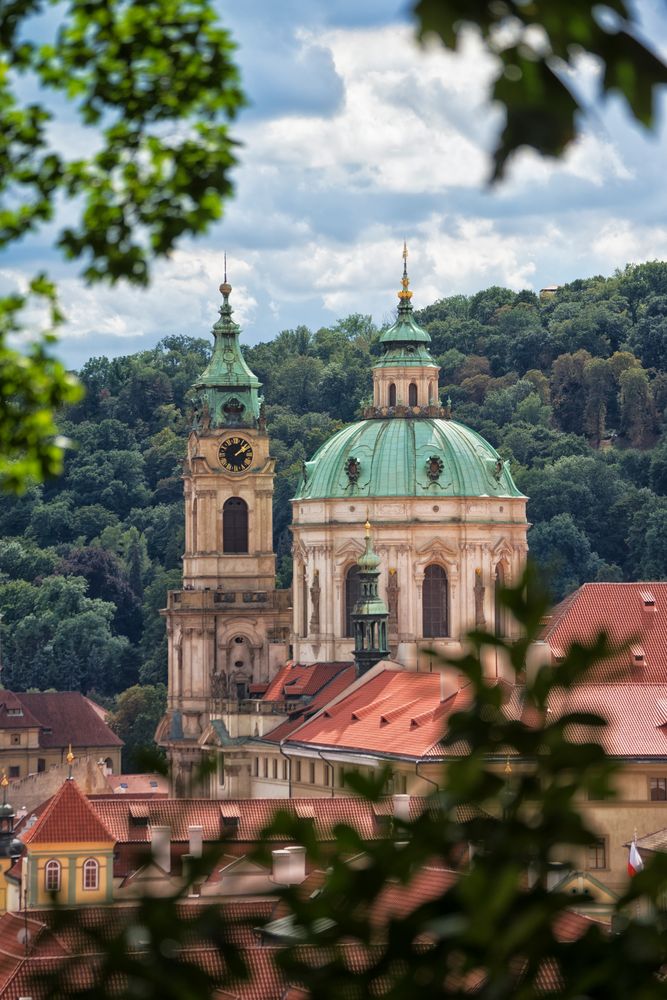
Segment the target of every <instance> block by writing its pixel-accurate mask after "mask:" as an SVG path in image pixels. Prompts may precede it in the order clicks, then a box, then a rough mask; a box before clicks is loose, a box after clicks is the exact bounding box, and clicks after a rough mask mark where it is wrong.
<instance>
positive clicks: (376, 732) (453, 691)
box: [272, 670, 468, 759]
mask: <svg viewBox="0 0 667 1000" xmlns="http://www.w3.org/2000/svg"><path fill="white" fill-rule="evenodd" d="M442 696H443V677H442V675H441V674H440V673H439V672H437V673H433V674H430V673H429V674H426V673H411V672H408V671H402V670H383V671H381V672H380V673H378V674H376V675H375V676H371V677H369V679H368V681H367V682H366V683H365V684H362V685H360V686H359V687H358V688H356V689H355V690H354V691H351V692H350V694H349V695H348V697H343V698H341V699H340V700H339V701H337V702H336V704H335V705H331V706H329V707H325V708H324V710H323V711H322V712H320V713H319V714H318V715H316V716H315V718H313V719H311V720H309V721H307V722H305V723H304V724H303V725H302V726H300V727H299V728H298V729H297V730H296V731H295V732H293V733H292V735H291V737H290V738H289V742H290V743H294V744H296V745H303V744H310V745H314V746H318V747H321V746H326V747H331V748H337V749H341V750H363V751H365V752H371V753H377V754H382V755H383V756H395V757H401V758H412V759H420V758H422V757H425V756H429V755H432V754H435V756H444V751H443V750H442V749H441V748H440V745H439V744H440V739H441V737H442V735H443V733H444V731H445V728H446V722H447V717H448V716H449V715H450V714H451V713H452V712H455V711H458V710H460V709H461V708H463V707H464V706H465V704H466V703H467V700H468V689H467V688H466V687H463V688H461V689H457V687H456V686H454V687H452V686H451V684H450V686H449V687H448V688H447V690H446V691H445V693H444V700H441V697H442ZM272 735H273V734H272Z"/></svg>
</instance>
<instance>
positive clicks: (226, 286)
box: [220, 253, 232, 298]
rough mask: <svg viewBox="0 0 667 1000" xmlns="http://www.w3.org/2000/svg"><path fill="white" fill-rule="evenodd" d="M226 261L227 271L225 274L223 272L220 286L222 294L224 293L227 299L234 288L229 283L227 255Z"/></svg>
mask: <svg viewBox="0 0 667 1000" xmlns="http://www.w3.org/2000/svg"><path fill="white" fill-rule="evenodd" d="M224 260H225V265H224V267H225V269H224V272H223V279H222V284H221V285H220V292H221V293H222V295H223V296H224V297H225V298H227V296H228V295H229V293H230V292H231V290H232V286H231V285H230V284H229V282H228V281H227V254H226V253H225V257H224Z"/></svg>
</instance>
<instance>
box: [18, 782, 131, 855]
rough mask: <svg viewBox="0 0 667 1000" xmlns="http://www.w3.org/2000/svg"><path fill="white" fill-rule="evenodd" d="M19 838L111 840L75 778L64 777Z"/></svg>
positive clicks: (25, 840) (60, 841)
mask: <svg viewBox="0 0 667 1000" xmlns="http://www.w3.org/2000/svg"><path fill="white" fill-rule="evenodd" d="M21 839H22V840H23V843H24V844H32V845H35V844H66V843H72V842H80V843H90V844H97V843H108V844H113V843H115V838H114V837H113V836H112V835H111V834H110V833H109V830H108V829H107V827H106V826H105V825H104V823H103V822H102V820H101V819H100V817H99V816H98V815H97V813H96V812H95V811H94V809H93V807H92V806H91V804H90V802H89V801H88V799H87V798H86V796H85V795H84V794H83V793H82V792H81V791H80V790H79V787H78V785H77V784H76V782H75V781H64V782H63V784H62V785H61V786H60V788H59V789H58V791H57V792H56V794H55V795H54V796H53V798H52V799H50V800H49V803H48V805H47V806H46V808H45V810H44V812H43V813H42V814H41V816H40V817H39V819H38V820H37V822H36V823H35V824H34V825H33V826H31V827H30V828H29V829H28V830H26V832H25V833H24V834H22V836H21Z"/></svg>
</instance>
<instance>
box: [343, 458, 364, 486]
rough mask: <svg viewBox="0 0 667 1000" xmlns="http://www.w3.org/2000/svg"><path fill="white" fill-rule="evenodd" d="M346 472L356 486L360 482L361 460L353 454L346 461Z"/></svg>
mask: <svg viewBox="0 0 667 1000" xmlns="http://www.w3.org/2000/svg"><path fill="white" fill-rule="evenodd" d="M345 472H346V474H347V478H348V479H349V480H350V483H351V484H352V485H353V486H354V485H355V483H357V482H358V480H359V476H360V475H361V462H360V461H359V459H358V458H355V457H354V456H353V455H352V456H350V458H348V460H347V462H346V463H345Z"/></svg>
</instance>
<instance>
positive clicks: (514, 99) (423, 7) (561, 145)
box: [415, 0, 667, 179]
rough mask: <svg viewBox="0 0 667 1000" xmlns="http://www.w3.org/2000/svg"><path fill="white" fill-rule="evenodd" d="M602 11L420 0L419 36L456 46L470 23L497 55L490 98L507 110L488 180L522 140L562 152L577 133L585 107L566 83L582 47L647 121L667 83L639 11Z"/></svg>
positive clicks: (585, 5)
mask: <svg viewBox="0 0 667 1000" xmlns="http://www.w3.org/2000/svg"><path fill="white" fill-rule="evenodd" d="M608 10H609V14H610V16H608V17H600V16H599V8H598V5H597V4H596V3H594V2H592V0H578V2H572V3H561V2H559V0H537V2H534V3H521V2H519V0H506V2H505V3H497V2H495V0H481V2H480V3H477V4H474V5H471V4H470V3H468V2H467V0H417V3H416V4H415V14H416V16H417V23H418V30H419V32H420V34H421V35H425V34H429V33H435V34H437V35H438V36H439V37H440V38H441V39H442V41H443V42H444V44H445V45H446V46H447V48H450V49H456V48H457V47H458V46H459V44H461V41H462V39H463V38H464V37H465V32H466V30H467V29H469V27H470V25H473V26H474V27H476V28H477V30H478V31H479V33H480V34H481V37H482V41H483V43H484V46H485V48H486V49H487V50H488V51H489V52H491V53H492V54H493V55H494V56H495V57H496V60H495V61H496V72H495V78H494V81H493V90H492V99H493V100H494V101H496V102H497V103H499V104H500V105H501V106H502V107H503V108H504V110H505V125H504V128H503V130H502V132H501V134H500V136H499V138H498V142H497V144H496V148H495V153H494V170H493V178H494V179H497V178H499V177H501V176H502V175H503V173H504V170H505V166H506V163H507V160H508V159H509V158H510V157H511V156H512V155H513V154H514V153H515V152H516V150H517V149H520V148H521V147H522V146H532V148H533V149H536V150H538V152H540V153H542V154H543V155H547V156H559V155H560V154H561V153H562V152H563V150H564V149H566V148H567V146H568V145H569V144H570V143H571V142H572V141H573V140H574V139H575V138H576V137H577V135H579V132H580V125H579V122H578V117H579V116H580V115H582V116H583V115H585V114H586V112H587V103H588V99H582V98H581V97H580V95H579V92H578V90H577V88H576V85H573V84H572V83H571V81H570V76H569V74H570V73H571V72H572V71H573V70H574V69H575V68H576V63H577V60H578V59H579V58H580V56H581V53H582V52H586V53H588V54H590V55H591V56H594V57H595V59H596V61H597V62H599V63H601V65H602V67H603V68H604V72H603V73H602V74H600V89H601V91H602V93H603V94H604V95H607V94H609V93H612V92H613V93H618V94H621V95H622V96H623V97H624V98H625V102H626V104H627V106H628V109H629V111H630V113H631V115H632V116H633V117H634V118H636V119H637V121H639V122H641V123H642V124H644V125H647V126H652V125H653V124H654V122H655V116H656V107H655V104H656V91H657V89H658V87H659V85H660V84H664V83H666V82H667V66H666V65H665V63H664V62H663V60H662V59H661V58H660V56H658V55H657V54H655V53H654V51H653V50H652V49H651V48H649V47H648V46H647V45H645V44H644V43H643V42H642V40H641V30H640V25H639V16H638V12H637V11H636V10H635V9H634V7H632V6H630V5H629V4H627V3H626V2H625V0H612V2H611V3H609V4H608Z"/></svg>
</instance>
